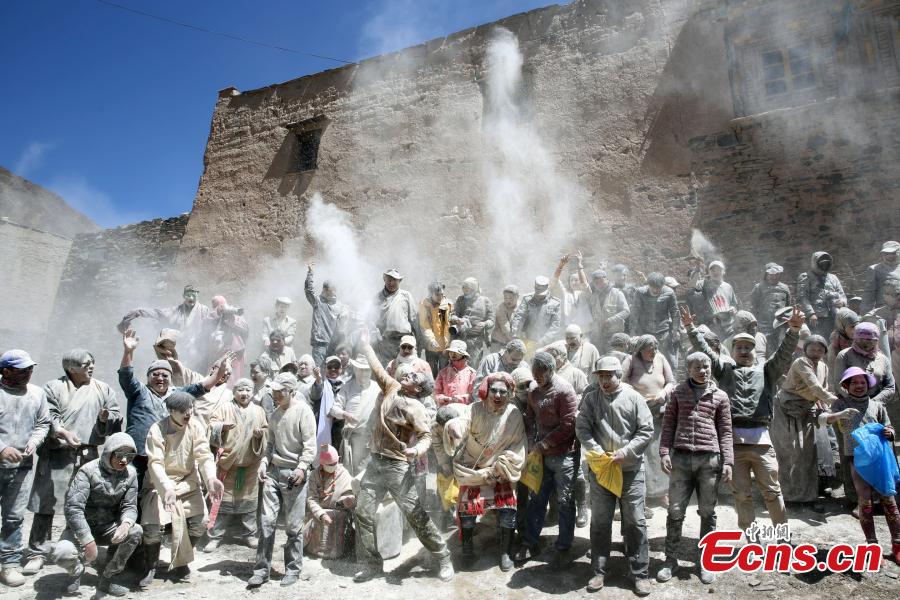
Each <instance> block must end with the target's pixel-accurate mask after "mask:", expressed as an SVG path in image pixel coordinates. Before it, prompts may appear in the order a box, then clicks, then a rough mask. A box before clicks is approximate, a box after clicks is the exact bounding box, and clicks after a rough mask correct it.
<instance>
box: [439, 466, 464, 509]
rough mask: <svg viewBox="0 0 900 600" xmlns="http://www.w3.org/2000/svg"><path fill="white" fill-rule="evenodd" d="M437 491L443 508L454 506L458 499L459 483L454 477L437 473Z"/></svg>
mask: <svg viewBox="0 0 900 600" xmlns="http://www.w3.org/2000/svg"><path fill="white" fill-rule="evenodd" d="M437 492H438V496H439V497H440V499H441V505H442V506H443V507H444V510H450V508H451V507H453V506H456V502H457V500H459V484H457V483H456V477H454V476H453V475H444V474H442V473H438V474H437Z"/></svg>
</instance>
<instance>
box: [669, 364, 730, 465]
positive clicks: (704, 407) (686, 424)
mask: <svg viewBox="0 0 900 600" xmlns="http://www.w3.org/2000/svg"><path fill="white" fill-rule="evenodd" d="M695 391H696V389H695V388H694V387H693V386H691V384H690V383H689V382H688V381H685V382H683V383H681V384H679V385H678V386H676V387H675V389H673V390H672V391H671V392H669V397H668V399H667V402H666V412H665V414H663V421H662V435H661V437H660V442H659V455H660V456H665V455H667V454H669V453H670V452H671V451H672V450H673V449H676V450H684V451H686V452H718V453H721V455H722V464H723V465H733V464H734V442H733V439H732V436H731V403H730V402H729V400H728V394H726V393H725V392H724V391H722V390H721V389H719V388H718V387H717V386H716V384H715V383H713V382H712V380H710V382H709V383H708V384H707V386H706V390H705V391H704V392H703V395H702V396H700V398H699V399H696V398H695Z"/></svg>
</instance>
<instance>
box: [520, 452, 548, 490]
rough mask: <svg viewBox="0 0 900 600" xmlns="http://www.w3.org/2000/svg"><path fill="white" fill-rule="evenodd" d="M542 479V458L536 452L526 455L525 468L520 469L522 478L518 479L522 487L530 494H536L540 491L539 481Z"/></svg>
mask: <svg viewBox="0 0 900 600" xmlns="http://www.w3.org/2000/svg"><path fill="white" fill-rule="evenodd" d="M543 478H544V457H543V456H542V455H541V453H540V452H538V451H537V450H532V451H531V452H529V453H528V458H526V459H525V468H524V469H522V477H521V478H520V479H519V481H520V482H522V485H524V486H526V487H527V488H528V489H530V490H531V491H532V492H534V493H537V492H538V490H539V489H541V480H542V479H543Z"/></svg>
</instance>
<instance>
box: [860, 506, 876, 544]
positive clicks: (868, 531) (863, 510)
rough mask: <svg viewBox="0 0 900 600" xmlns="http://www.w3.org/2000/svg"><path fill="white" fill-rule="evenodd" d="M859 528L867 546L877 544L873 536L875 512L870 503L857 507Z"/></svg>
mask: <svg viewBox="0 0 900 600" xmlns="http://www.w3.org/2000/svg"><path fill="white" fill-rule="evenodd" d="M859 526H860V527H861V528H862V532H863V535H864V536H865V538H866V543H867V544H877V543H878V538H877V537H876V535H875V512H874V511H873V510H872V503H871V502H869V503H868V504H866V505H865V506H860V507H859Z"/></svg>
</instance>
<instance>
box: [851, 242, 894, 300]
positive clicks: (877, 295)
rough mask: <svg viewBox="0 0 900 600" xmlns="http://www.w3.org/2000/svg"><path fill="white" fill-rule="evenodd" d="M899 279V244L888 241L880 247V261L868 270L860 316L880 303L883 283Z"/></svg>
mask: <svg viewBox="0 0 900 600" xmlns="http://www.w3.org/2000/svg"><path fill="white" fill-rule="evenodd" d="M888 279H900V243H898V242H895V241H893V240H892V241H888V242H885V243H884V244H882V246H881V261H880V262H877V263H875V264H874V265H872V266H871V267H869V268H868V270H867V272H866V283H865V285H864V287H863V293H862V303H861V304H860V310H861V311H862V312H861V313H860V314H865V313H867V312H869V311H871V310H873V309H874V308H875V307H876V306H878V305H880V304H881V302H882V298H883V294H884V282H885V281H887V280H888Z"/></svg>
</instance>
